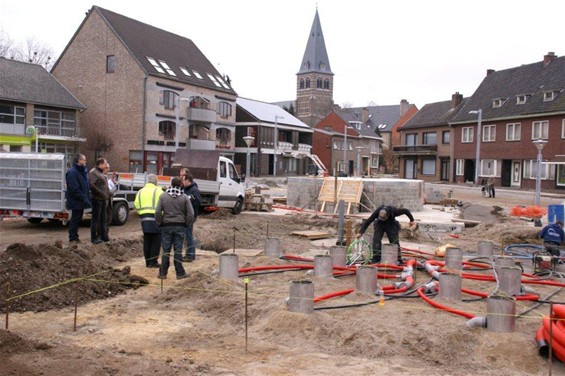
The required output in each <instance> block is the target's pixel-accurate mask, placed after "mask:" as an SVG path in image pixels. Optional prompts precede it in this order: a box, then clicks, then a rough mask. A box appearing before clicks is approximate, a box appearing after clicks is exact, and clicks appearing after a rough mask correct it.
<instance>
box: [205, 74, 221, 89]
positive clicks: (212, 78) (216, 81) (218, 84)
mask: <svg viewBox="0 0 565 376" xmlns="http://www.w3.org/2000/svg"><path fill="white" fill-rule="evenodd" d="M206 75H207V76H208V77H209V78H210V80H212V82H213V83H214V85H216V86H217V87H222V85H220V83H219V82H218V80H216V77H214V76H213V75H211V74H210V73H206Z"/></svg>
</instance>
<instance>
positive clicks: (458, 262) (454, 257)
mask: <svg viewBox="0 0 565 376" xmlns="http://www.w3.org/2000/svg"><path fill="white" fill-rule="evenodd" d="M445 267H446V268H447V269H451V270H461V269H463V250H462V249H461V248H447V249H446V250H445Z"/></svg>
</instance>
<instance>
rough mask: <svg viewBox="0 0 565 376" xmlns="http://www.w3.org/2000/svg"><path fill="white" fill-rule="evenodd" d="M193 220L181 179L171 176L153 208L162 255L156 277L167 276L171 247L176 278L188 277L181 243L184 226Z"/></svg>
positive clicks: (162, 277) (192, 212)
mask: <svg viewBox="0 0 565 376" xmlns="http://www.w3.org/2000/svg"><path fill="white" fill-rule="evenodd" d="M193 221H194V210H193V209H192V205H191V204H190V199H189V198H188V196H187V195H185V194H184V193H183V191H182V180H181V179H180V178H177V177H175V178H173V180H172V181H171V186H170V187H169V188H167V190H166V191H165V193H163V194H162V195H161V196H160V197H159V202H158V203H157V208H156V209H155V223H156V224H157V226H159V227H161V238H162V243H163V256H162V259H161V269H160V270H159V275H158V276H157V277H158V278H161V279H165V278H167V271H168V270H169V263H170V261H169V257H170V253H171V247H172V246H174V248H175V255H174V265H175V272H176V274H177V279H183V278H187V277H188V273H186V272H185V270H184V268H183V266H182V243H183V242H184V236H185V234H186V228H187V227H188V225H190V224H191V223H192V222H193Z"/></svg>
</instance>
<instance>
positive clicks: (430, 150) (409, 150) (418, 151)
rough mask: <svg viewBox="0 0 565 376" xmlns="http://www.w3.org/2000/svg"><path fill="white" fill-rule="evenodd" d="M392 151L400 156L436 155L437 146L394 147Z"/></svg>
mask: <svg viewBox="0 0 565 376" xmlns="http://www.w3.org/2000/svg"><path fill="white" fill-rule="evenodd" d="M392 151H393V152H394V153H395V154H398V155H401V156H412V155H437V145H412V146H394V147H393V148H392Z"/></svg>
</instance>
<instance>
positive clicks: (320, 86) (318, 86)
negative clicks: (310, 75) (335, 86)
mask: <svg viewBox="0 0 565 376" xmlns="http://www.w3.org/2000/svg"><path fill="white" fill-rule="evenodd" d="M322 85H323V83H322V79H321V78H318V79H317V80H316V88H317V89H321V88H322Z"/></svg>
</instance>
